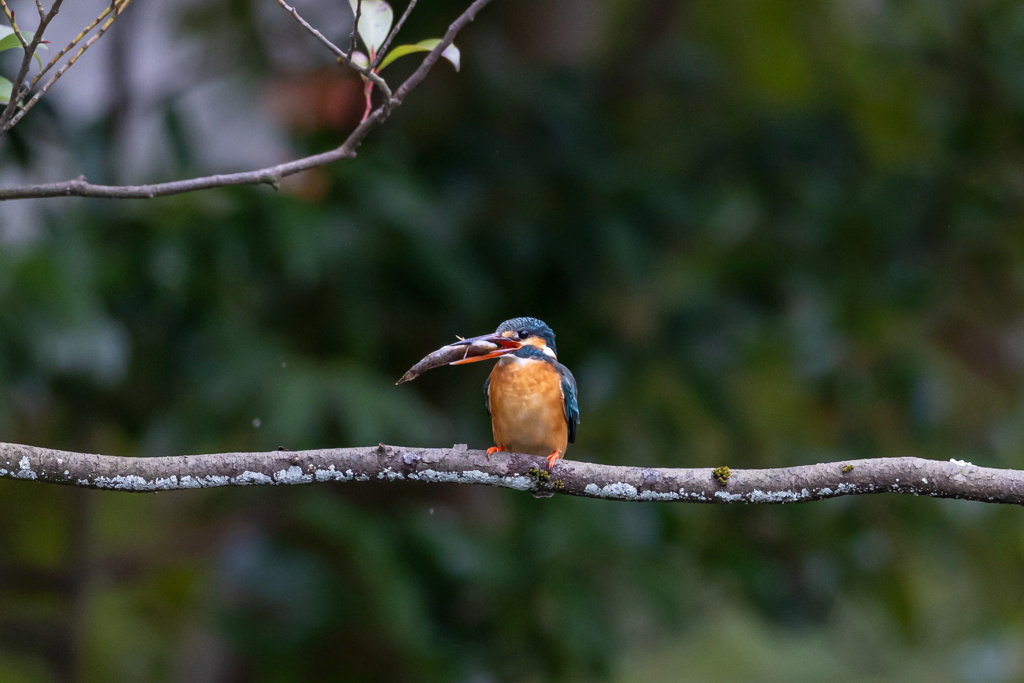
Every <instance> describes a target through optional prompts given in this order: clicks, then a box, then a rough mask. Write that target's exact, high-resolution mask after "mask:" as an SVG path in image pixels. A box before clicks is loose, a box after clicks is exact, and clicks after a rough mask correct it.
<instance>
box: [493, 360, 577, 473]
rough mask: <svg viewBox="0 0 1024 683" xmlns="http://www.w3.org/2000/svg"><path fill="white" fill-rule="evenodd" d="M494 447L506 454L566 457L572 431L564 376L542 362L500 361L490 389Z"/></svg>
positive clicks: (548, 364) (495, 368) (494, 371)
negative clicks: (564, 393)
mask: <svg viewBox="0 0 1024 683" xmlns="http://www.w3.org/2000/svg"><path fill="white" fill-rule="evenodd" d="M487 395H488V399H489V400H490V405H491V428H492V430H493V431H494V443H495V444H497V445H498V446H501V447H503V448H504V449H505V450H508V451H514V452H516V453H528V454H531V455H550V454H551V453H553V452H554V451H555V450H559V451H561V452H562V453H565V449H566V446H567V445H568V441H569V429H568V426H567V425H566V422H565V403H564V399H563V397H562V376H561V374H560V373H559V372H558V370H556V369H555V368H554V367H553V366H552V365H551V364H550V363H545V362H544V361H541V360H529V361H525V362H522V361H519V360H518V359H512V358H508V359H507V360H506V359H503V360H502V361H499V362H498V364H497V365H496V366H495V367H494V370H492V371H491V384H490V387H489V388H488V394H487Z"/></svg>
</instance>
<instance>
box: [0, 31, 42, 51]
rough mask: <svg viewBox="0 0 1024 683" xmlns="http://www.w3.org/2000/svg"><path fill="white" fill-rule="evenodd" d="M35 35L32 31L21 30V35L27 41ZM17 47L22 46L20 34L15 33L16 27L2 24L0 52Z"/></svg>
mask: <svg viewBox="0 0 1024 683" xmlns="http://www.w3.org/2000/svg"><path fill="white" fill-rule="evenodd" d="M33 35H34V34H33V33H32V32H31V31H22V32H21V37H22V38H24V39H25V42H26V43H27V42H29V41H31V40H32V36H33ZM16 47H21V41H20V40H18V36H16V35H14V29H13V28H10V27H9V26H0V52H3V51H4V50H12V49H14V48H16Z"/></svg>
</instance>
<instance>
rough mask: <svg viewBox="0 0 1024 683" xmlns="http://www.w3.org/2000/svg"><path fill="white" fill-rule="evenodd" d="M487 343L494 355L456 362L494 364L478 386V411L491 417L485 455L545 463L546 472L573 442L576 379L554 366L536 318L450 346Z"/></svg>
mask: <svg viewBox="0 0 1024 683" xmlns="http://www.w3.org/2000/svg"><path fill="white" fill-rule="evenodd" d="M474 342H490V343H492V344H495V345H497V347H498V348H497V349H496V350H495V351H492V352H490V353H486V354H483V355H479V356H470V357H468V358H465V359H463V360H458V361H455V362H453V363H452V365H463V364H465V363H475V362H477V361H482V360H488V359H491V358H497V359H498V362H497V363H496V364H495V365H494V369H493V370H491V374H490V376H488V378H487V381H486V382H484V405H485V407H486V408H487V412H488V414H490V416H491V431H492V433H493V434H494V444H495V445H494V446H492V447H490V448H488V449H487V454H488V455H490V454H492V453H496V452H498V451H512V452H514V453H526V454H529V455H541V456H545V457H546V458H547V462H548V471H551V470H552V469H553V468H554V466H555V462H556V461H557V460H558V459H559V458H561V457H562V456H563V455H564V454H565V449H566V448H568V445H569V444H571V443H575V442H576V426H577V425H578V424H579V423H580V408H579V403H578V402H577V398H576V378H574V377H573V376H572V373H571V372H570V371H569V368H567V367H565V366H564V365H562V364H561V363H559V362H558V356H557V355H556V351H555V333H554V332H553V331H552V329H551V328H550V327H548V326H547V324H545V323H544V322H543V321H540V320H538V319H537V318H512V319H511V320H506V321H505V322H503V323H501V324H500V325H498V329H496V330H495V331H494V333H493V334H485V335H482V336H479V337H473V338H471V339H464V340H462V341H459V342H456V343H455V344H454V345H467V344H468V345H471V344H473V343H474Z"/></svg>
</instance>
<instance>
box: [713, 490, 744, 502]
mask: <svg viewBox="0 0 1024 683" xmlns="http://www.w3.org/2000/svg"><path fill="white" fill-rule="evenodd" d="M715 498H718V499H720V500H724V501H725V502H726V503H738V502H740V501H741V500H743V496H742V495H740V494H738V493H729V492H728V491H715Z"/></svg>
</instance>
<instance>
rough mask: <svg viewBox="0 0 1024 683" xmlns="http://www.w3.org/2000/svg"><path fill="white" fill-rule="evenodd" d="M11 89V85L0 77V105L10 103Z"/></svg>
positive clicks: (12, 85)
mask: <svg viewBox="0 0 1024 683" xmlns="http://www.w3.org/2000/svg"><path fill="white" fill-rule="evenodd" d="M13 88H14V84H13V83H11V82H10V81H9V80H7V79H6V78H4V77H3V76H0V104H7V103H8V102H10V101H11V90H12V89H13Z"/></svg>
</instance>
